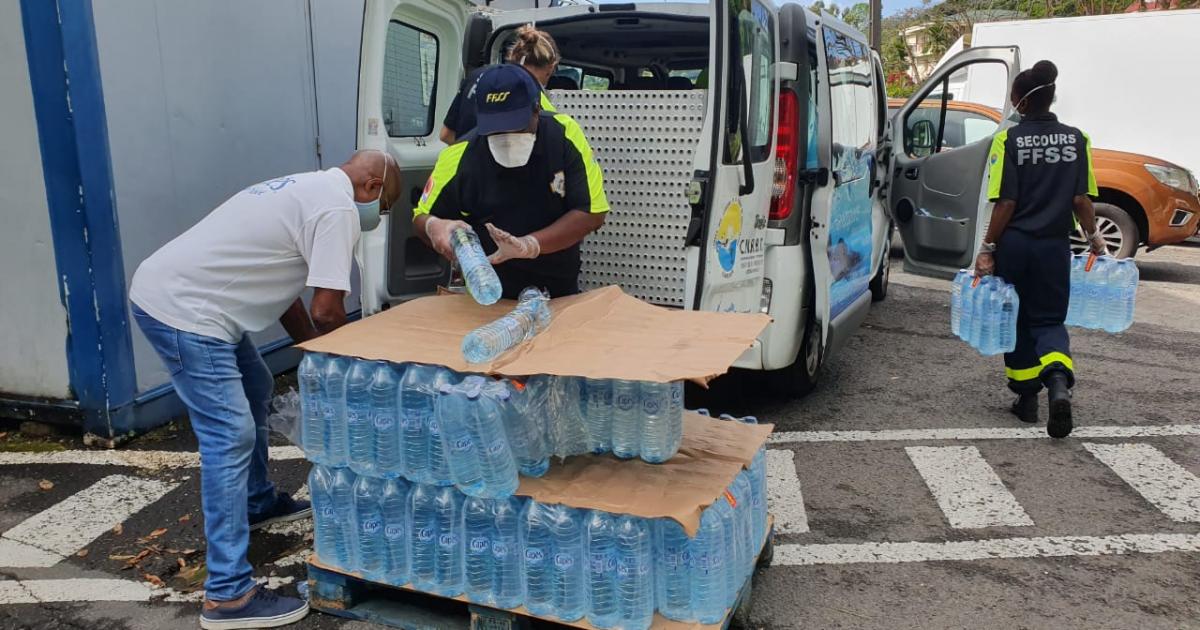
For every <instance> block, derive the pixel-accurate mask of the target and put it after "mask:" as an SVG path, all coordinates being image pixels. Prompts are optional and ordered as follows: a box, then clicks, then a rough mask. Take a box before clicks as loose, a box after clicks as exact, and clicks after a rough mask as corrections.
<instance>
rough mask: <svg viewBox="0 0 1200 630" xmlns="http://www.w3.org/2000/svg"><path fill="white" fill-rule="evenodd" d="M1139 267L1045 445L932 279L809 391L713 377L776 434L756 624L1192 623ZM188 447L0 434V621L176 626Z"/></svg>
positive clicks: (186, 530) (276, 554)
mask: <svg viewBox="0 0 1200 630" xmlns="http://www.w3.org/2000/svg"><path fill="white" fill-rule="evenodd" d="M1137 260H1138V263H1139V268H1140V270H1141V278H1142V284H1141V286H1140V288H1139V295H1138V309H1137V316H1136V322H1135V324H1134V326H1133V327H1132V328H1131V329H1130V330H1128V331H1127V332H1125V333H1123V334H1120V335H1115V336H1114V335H1108V334H1104V333H1097V332H1084V331H1073V332H1072V344H1073V354H1074V357H1075V361H1076V368H1077V370H1078V385H1077V388H1076V391H1075V410H1076V418H1077V420H1076V424H1077V426H1078V427H1079V428H1078V429H1077V431H1076V434H1074V435H1073V436H1072V437H1070V438H1067V439H1065V440H1050V439H1048V438H1046V437H1045V436H1044V426H1045V423H1044V421H1043V422H1042V423H1041V424H1040V425H1039V426H1038V427H1028V426H1027V425H1022V424H1021V423H1019V422H1017V421H1016V420H1015V418H1013V417H1012V416H1010V415H1009V414H1008V412H1007V405H1008V403H1009V401H1010V397H1009V394H1008V393H1007V392H1006V390H1005V389H1004V378H1003V369H1002V365H1001V362H1000V360H999V359H998V358H987V359H985V358H981V357H979V356H978V355H977V354H975V353H974V351H972V350H970V349H969V348H968V347H967V346H966V345H964V344H963V343H962V342H961V341H959V340H957V339H956V338H954V337H953V336H952V335H951V334H950V332H949V329H948V315H947V314H948V310H949V306H948V302H949V294H948V288H949V287H948V283H946V282H944V281H935V280H929V279H925V278H920V277H916V276H912V275H909V274H905V273H903V272H902V271H900V269H899V261H898V260H897V261H893V264H894V265H896V266H895V267H894V272H893V275H892V285H891V291H890V294H889V296H888V299H887V300H886V301H884V302H883V303H881V304H878V305H876V307H875V308H873V309H872V312H871V315H870V317H869V318H868V320H867V323H866V325H865V326H864V327H863V328H862V330H861V331H860V332H859V333H858V334H856V335H855V336H854V337H853V338H852V339H851V340H850V342H849V343H848V344H847V346H846V347H845V348H843V349H841V351H840V352H838V353H837V354H836V355H835V356H832V357H831V358H830V359H829V361H828V362H827V364H826V365H825V368H824V371H823V373H822V380H821V384H820V386H819V388H818V390H817V391H816V392H814V393H813V394H811V395H810V396H808V397H807V398H805V399H803V400H798V401H791V400H782V399H778V398H775V397H772V396H769V395H766V394H762V393H761V390H759V389H758V388H756V387H755V379H754V378H752V377H748V376H746V375H738V374H734V375H732V376H731V377H727V378H726V379H723V380H725V381H726V382H725V383H721V384H720V386H719V387H718V388H717V391H716V392H715V393H714V394H712V395H709V396H706V397H705V400H704V403H705V404H709V405H711V406H712V407H713V409H714V411H729V412H731V413H735V414H754V415H756V416H758V417H759V418H760V419H761V420H762V421H764V422H773V423H775V425H776V427H775V435H774V436H773V438H772V441H771V443H770V444H769V449H770V450H769V451H768V454H769V459H768V469H769V473H770V484H769V487H770V493H771V496H770V499H771V502H770V506H771V510H772V512H773V513H774V515H775V518H776V527H777V536H776V539H775V545H776V546H775V557H774V562H773V564H772V566H771V567H770V568H767V569H764V570H761V571H760V572H759V573H758V574H757V575H756V576H755V580H754V599H753V607H752V609H751V621H752V625H753V627H755V628H764V629H772V630H774V629H784V628H822V629H824V628H881V629H882V628H888V629H896V628H978V629H990V628H996V629H1006V630H1007V629H1014V628H1031V629H1033V628H1038V629H1040V628H1056V629H1068V628H1070V629H1074V628H1079V629H1085V628H1086V629H1095V628H1113V629H1117V628H1120V629H1125V628H1137V629H1138V630H1149V629H1154V628H1164V629H1167V628H1170V629H1177V628H1200V586H1198V585H1200V479H1198V478H1197V477H1198V476H1200V455H1198V454H1200V448H1198V447H1200V387H1198V384H1200V358H1198V357H1200V335H1197V333H1198V332H1200V316H1198V315H1197V312H1198V310H1200V247H1198V246H1195V245H1192V246H1184V247H1171V248H1165V249H1162V250H1158V251H1156V252H1152V253H1149V254H1145V253H1143V254H1141V255H1139V256H1138V259H1137ZM690 402H691V401H690ZM1042 413H1043V416H1044V414H1045V405H1043V409H1042ZM280 446H283V444H282V443H281V444H280ZM193 448H194V440H193V439H192V437H191V436H190V431H189V430H188V429H187V426H186V423H183V422H181V423H179V424H176V425H173V426H171V427H168V428H166V429H163V430H161V431H157V432H155V433H154V434H152V435H150V436H146V437H144V438H142V439H140V440H138V441H136V442H135V443H133V444H132V445H130V446H129V447H128V448H126V449H123V450H121V451H116V452H110V451H84V450H83V449H82V447H81V445H80V444H79V443H78V442H77V440H75V439H74V438H71V437H64V438H54V437H51V438H32V437H29V436H25V435H20V434H18V433H17V432H15V431H9V432H7V433H5V434H4V435H2V436H0V531H2V532H4V533H3V534H0V628H14V629H15V628H88V629H99V630H107V629H114V630H115V629H131V630H133V629H143V628H145V629H157V628H176V627H184V628H186V627H196V615H197V614H198V604H197V603H196V602H197V601H198V599H199V598H200V597H201V596H202V594H201V593H199V592H198V591H197V588H198V587H199V585H200V583H201V582H202V580H203V562H202V561H203V556H204V551H203V550H204V541H203V536H202V529H201V528H202V518H201V513H200V510H199V472H198V469H197V468H196V465H197V461H198V460H197V459H196V457H195V455H194V453H192V449H193ZM277 454H278V455H279V456H280V459H278V460H277V461H274V462H273V463H272V468H273V473H274V477H275V479H276V480H277V481H278V484H279V487H280V488H281V489H284V490H287V491H290V492H295V491H298V490H303V488H302V486H303V484H304V477H305V475H306V473H307V470H308V466H307V464H305V463H304V462H303V461H302V460H300V459H297V458H296V457H297V456H298V454H297V453H296V452H295V451H294V450H289V449H287V448H282V449H280V450H278V451H277ZM310 545H311V526H310V525H308V524H307V523H297V524H285V525H282V526H277V527H275V528H273V529H271V530H269V531H267V532H263V533H258V534H255V535H254V536H253V537H252V542H251V560H252V562H253V563H254V564H255V566H256V568H257V571H258V574H259V576H260V577H261V579H263V580H264V581H266V582H267V583H269V584H270V585H273V586H278V587H280V588H282V589H284V590H285V591H288V592H292V593H294V592H295V588H296V585H297V583H298V582H299V581H302V580H303V579H304V577H303V576H304V566H303V559H304V557H305V555H306V553H307V550H308V549H309V547H310ZM295 627H296V628H303V629H325V628H343V629H347V630H351V629H353V630H357V629H360V628H367V627H374V626H369V625H367V624H364V623H360V622H345V621H342V620H339V619H336V618H332V617H329V616H325V615H319V614H313V615H310V617H309V618H308V619H306V620H305V621H304V622H302V623H300V624H297V625H296V626H295Z"/></svg>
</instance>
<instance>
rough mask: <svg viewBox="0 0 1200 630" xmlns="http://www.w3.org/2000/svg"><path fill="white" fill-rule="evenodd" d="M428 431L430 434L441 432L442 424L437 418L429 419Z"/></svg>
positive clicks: (439, 433)
mask: <svg viewBox="0 0 1200 630" xmlns="http://www.w3.org/2000/svg"><path fill="white" fill-rule="evenodd" d="M429 433H430V434H432V435H441V434H442V425H441V424H439V423H438V421H437V420H430V421H429Z"/></svg>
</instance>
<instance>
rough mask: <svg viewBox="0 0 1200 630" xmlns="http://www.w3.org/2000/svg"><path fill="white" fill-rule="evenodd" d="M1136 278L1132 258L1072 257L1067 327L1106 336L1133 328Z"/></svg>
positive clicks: (1136, 271)
mask: <svg viewBox="0 0 1200 630" xmlns="http://www.w3.org/2000/svg"><path fill="white" fill-rule="evenodd" d="M1138 276H1139V274H1138V268H1137V264H1135V263H1134V262H1133V259H1132V258H1122V259H1116V258H1113V257H1111V256H1098V257H1097V256H1093V255H1090V254H1078V255H1076V256H1074V257H1073V258H1072V259H1071V302H1070V306H1069V307H1068V309H1067V325H1068V326H1076V327H1079V328H1092V329H1096V330H1103V331H1106V332H1110V333H1118V332H1121V331H1123V330H1125V329H1126V328H1129V327H1130V326H1131V325H1133V311H1134V305H1135V302H1136V300H1137V285H1138Z"/></svg>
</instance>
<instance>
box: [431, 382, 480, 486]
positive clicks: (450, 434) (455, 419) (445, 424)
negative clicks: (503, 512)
mask: <svg viewBox="0 0 1200 630" xmlns="http://www.w3.org/2000/svg"><path fill="white" fill-rule="evenodd" d="M482 389H483V377H481V376H468V377H467V378H466V380H464V381H463V382H462V384H461V385H451V384H449V383H445V384H443V385H442V389H441V395H440V396H439V397H438V399H437V412H436V413H437V422H438V427H439V431H440V433H441V439H442V450H443V452H444V453H445V457H446V464H447V465H448V466H449V467H450V478H451V479H452V480H453V481H454V483H455V485H457V486H458V488H459V489H460V490H462V491H463V492H464V493H465V494H468V495H471V496H483V495H482V491H483V487H484V484H483V475H482V474H481V473H480V470H479V460H480V457H479V446H480V445H482V443H479V444H478V445H477V443H476V440H475V438H474V436H472V435H471V433H472V432H471V426H470V425H471V424H472V418H471V416H472V415H474V413H475V412H476V408H477V406H478V401H479V395H480V393H481V391H482Z"/></svg>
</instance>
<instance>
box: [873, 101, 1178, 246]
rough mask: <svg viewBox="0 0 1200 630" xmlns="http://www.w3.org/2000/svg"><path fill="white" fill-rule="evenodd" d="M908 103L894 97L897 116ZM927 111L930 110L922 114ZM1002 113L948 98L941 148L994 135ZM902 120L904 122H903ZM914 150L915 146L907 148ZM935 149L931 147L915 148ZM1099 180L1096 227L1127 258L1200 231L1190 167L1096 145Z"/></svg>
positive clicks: (891, 106)
mask: <svg viewBox="0 0 1200 630" xmlns="http://www.w3.org/2000/svg"><path fill="white" fill-rule="evenodd" d="M937 104H938V101H937V99H932V100H926V101H923V102H922V104H921V107H920V108H919V109H918V110H917V111H916V112H914V113H913V115H912V116H910V117H909V118H908V120H907V126H908V131H909V134H907V135H906V136H905V137H906V138H912V137H913V134H912V133H911V132H912V127H913V126H914V125H915V124H916V123H917V121H918V120H924V119H928V120H931V121H932V122H933V123H934V127H935V128H936V126H937V120H936V119H934V118H933V117H934V116H935V114H936V112H938V111H939V108H938V107H936V105H937ZM902 105H904V101H903V100H902V99H889V100H888V111H889V112H890V114H891V115H893V116H894V115H895V113H896V112H897V111H898V110H899V108H900V107H901V106H902ZM922 112H928V114H927V115H922ZM1000 121H1001V113H1000V111H999V110H996V109H995V108H992V107H988V106H986V105H980V104H978V103H968V102H964V101H953V100H951V101H948V102H947V108H946V128H945V130H944V131H943V133H942V136H943V138H942V144H941V147H940V149H939V151H943V152H944V151H949V150H952V149H956V148H959V147H962V146H965V145H968V144H972V143H974V142H978V141H980V140H983V139H985V138H988V137H990V136H991V135H992V134H993V133H994V132H995V131H996V128H997V127H998V126H999V125H1000ZM896 124H899V123H898V122H897V123H896ZM906 150H908V151H910V152H912V151H914V149H913V148H912V147H906ZM921 150H925V151H930V149H921V148H918V149H915V151H917V152H919V151H921ZM1092 161H1093V166H1094V168H1095V170H1096V183H1097V184H1098V185H1099V187H1100V198H1099V200H1097V202H1096V226H1097V228H1098V229H1099V230H1100V232H1101V234H1103V235H1104V240H1105V241H1106V242H1107V243H1108V249H1109V251H1111V252H1114V253H1115V254H1116V255H1117V256H1119V257H1121V258H1127V257H1130V256H1133V255H1134V254H1135V253H1136V252H1137V249H1138V248H1139V247H1145V248H1147V250H1153V249H1156V248H1158V247H1162V246H1163V245H1172V244H1175V243H1181V242H1183V241H1186V240H1188V239H1189V238H1191V237H1193V236H1194V235H1196V234H1197V231H1198V230H1200V184H1197V180H1196V176H1195V175H1193V174H1192V173H1190V172H1189V171H1188V170H1187V169H1185V168H1183V167H1181V166H1178V165H1176V164H1172V163H1170V162H1167V161H1166V160H1160V159H1158V158H1155V157H1150V156H1148V155H1140V154H1137V153H1126V152H1124V151H1111V150H1108V149H1102V148H1097V147H1093V148H1092ZM1071 247H1072V249H1073V250H1075V251H1077V252H1081V251H1084V250H1085V249H1086V248H1087V244H1086V243H1085V242H1084V241H1083V239H1082V238H1081V237H1079V236H1075V237H1072V239H1071Z"/></svg>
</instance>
